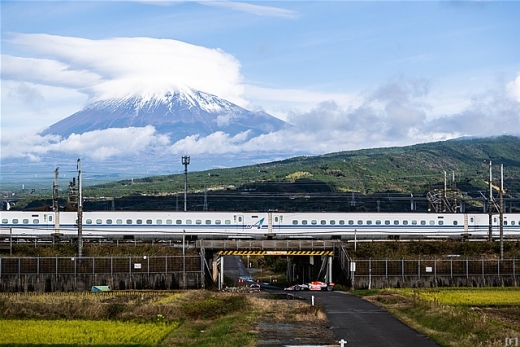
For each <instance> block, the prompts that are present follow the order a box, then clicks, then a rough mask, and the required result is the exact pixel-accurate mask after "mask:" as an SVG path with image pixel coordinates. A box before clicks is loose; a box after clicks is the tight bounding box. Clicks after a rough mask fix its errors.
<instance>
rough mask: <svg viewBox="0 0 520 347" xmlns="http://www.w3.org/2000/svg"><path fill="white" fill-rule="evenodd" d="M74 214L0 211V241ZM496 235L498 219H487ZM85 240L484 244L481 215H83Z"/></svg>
mask: <svg viewBox="0 0 520 347" xmlns="http://www.w3.org/2000/svg"><path fill="white" fill-rule="evenodd" d="M77 221H78V214H77V212H36V211H12V210H11V211H1V224H0V240H5V239H8V238H10V237H12V238H13V239H25V240H28V239H37V240H51V239H53V238H60V239H74V238H77V237H78V222H77ZM491 224H492V225H491V228H492V237H493V238H496V239H498V238H499V235H500V218H499V215H498V214H496V215H493V216H492V218H491ZM81 229H82V237H83V238H85V239H89V238H91V239H106V240H111V239H127V240H138V239H155V240H169V239H170V240H171V239H182V238H183V237H187V238H189V239H192V240H193V239H275V240H276V239H308V238H315V239H342V240H346V239H354V238H357V239H374V240H376V239H421V238H422V239H424V238H454V239H461V238H467V239H486V238H487V237H488V235H489V215H488V214H484V213H468V214H463V213H457V214H454V213H451V214H448V213H370V212H367V213H344V212H335V213H329V212H299V213H298V212H167V211H166V212H163V211H161V212H159V211H134V212H127V211H86V212H83V214H82V228H81ZM502 230H503V235H504V238H506V239H511V238H514V239H517V238H519V237H520V213H506V214H504V215H503V229H502Z"/></svg>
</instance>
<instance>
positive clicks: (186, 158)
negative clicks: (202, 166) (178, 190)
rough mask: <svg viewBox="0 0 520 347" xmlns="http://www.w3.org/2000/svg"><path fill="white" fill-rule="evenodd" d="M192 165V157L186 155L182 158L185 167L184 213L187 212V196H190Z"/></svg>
mask: <svg viewBox="0 0 520 347" xmlns="http://www.w3.org/2000/svg"><path fill="white" fill-rule="evenodd" d="M189 164H190V157H189V156H187V155H185V156H183V157H182V165H184V212H186V210H187V195H188V165H189Z"/></svg>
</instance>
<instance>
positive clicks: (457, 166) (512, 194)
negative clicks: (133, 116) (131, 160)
mask: <svg viewBox="0 0 520 347" xmlns="http://www.w3.org/2000/svg"><path fill="white" fill-rule="evenodd" d="M192 160H193V158H192ZM489 161H491V163H492V165H491V169H492V172H493V185H494V186H496V187H497V188H498V187H499V186H500V169H501V168H500V165H501V164H502V165H503V170H504V188H505V197H506V199H508V201H511V203H510V205H511V206H512V208H514V207H515V206H517V207H518V208H520V204H519V203H518V202H516V203H515V202H514V200H511V199H515V198H516V199H517V198H519V197H520V138H519V137H513V136H502V137H496V138H484V139H459V140H450V141H442V142H433V143H425V144H418V145H413V146H407V147H391V148H378V149H365V150H356V151H346V152H338V153H331V154H326V155H320V156H308V157H295V158H291V159H287V160H282V161H276V162H271V163H264V164H258V165H251V166H244V167H238V168H229V169H214V170H208V171H201V172H188V194H189V199H188V201H189V204H188V205H189V209H190V210H202V209H209V210H234V209H253V210H265V209H284V210H340V211H341V210H352V209H356V210H359V209H361V210H374V209H378V210H387V209H390V210H393V209H397V210H403V209H404V210H406V209H407V208H408V207H407V206H408V205H410V203H409V202H408V200H406V197H410V196H416V197H418V196H424V197H425V196H426V194H427V193H428V192H435V191H438V190H439V189H441V190H443V189H444V186H445V184H446V188H447V191H448V192H449V194H451V196H452V197H453V198H454V199H468V201H469V200H471V199H472V198H474V199H476V200H475V202H473V203H471V205H473V207H474V208H476V209H478V208H480V206H481V205H482V203H481V202H479V201H478V199H482V198H483V195H488V194H489V170H490V164H489ZM445 177H446V178H445ZM184 180H185V176H184V174H177V175H167V176H156V177H148V178H145V179H139V180H137V179H136V180H125V181H118V182H112V183H108V184H103V185H98V186H91V187H88V188H85V189H84V193H83V195H84V196H85V197H86V199H87V202H86V208H89V204H90V208H91V209H110V208H116V209H118V208H125V209H172V210H175V209H182V208H183V204H184ZM495 193H496V194H497V195H498V191H496V190H495ZM100 197H103V198H101V199H100ZM113 201H114V202H113ZM399 201H401V203H398V202H399ZM418 204H419V208H423V209H427V208H428V206H427V202H426V201H424V202H419V203H418Z"/></svg>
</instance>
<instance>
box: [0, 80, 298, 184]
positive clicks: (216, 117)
mask: <svg viewBox="0 0 520 347" xmlns="http://www.w3.org/2000/svg"><path fill="white" fill-rule="evenodd" d="M292 128H293V126H292V125H290V124H288V123H286V122H284V121H282V120H280V119H278V118H276V117H273V116H271V115H269V114H267V113H265V112H252V111H248V110H246V109H244V108H242V107H240V106H238V105H236V104H234V103H231V102H229V101H227V100H224V99H222V98H219V97H217V96H215V95H212V94H208V93H205V92H202V91H195V90H192V89H189V88H184V89H180V90H177V91H172V92H166V93H164V94H155V95H152V96H150V95H149V96H143V95H141V96H129V97H126V98H120V99H107V100H101V101H96V102H93V103H91V104H89V105H87V106H86V107H85V108H83V109H82V110H80V111H79V112H76V113H74V114H72V115H71V116H69V117H66V118H64V119H62V120H61V121H59V122H57V123H54V124H52V125H50V126H49V127H48V128H46V129H45V130H44V131H42V132H40V133H39V134H38V135H39V138H40V139H41V143H43V144H45V145H41V146H36V147H35V148H36V149H35V150H34V151H33V152H21V155H19V156H18V157H7V158H2V163H1V164H2V175H1V176H2V177H0V187H4V186H11V185H18V186H19V184H20V182H21V183H25V185H26V186H29V185H31V186H33V185H34V186H35V187H36V186H37V185H39V184H43V185H45V186H47V187H48V186H49V185H50V183H51V182H52V173H53V171H54V169H55V168H56V167H59V169H60V172H63V175H70V172H74V171H75V170H76V168H77V165H76V164H77V163H76V162H77V160H78V158H80V159H81V162H82V165H83V172H84V177H85V184H97V183H101V182H107V181H114V180H117V179H128V178H138V177H147V176H153V175H166V174H172V173H180V172H182V169H183V167H182V165H181V156H183V155H189V156H191V164H190V171H201V170H210V169H216V168H225V167H237V166H245V165H252V164H256V163H265V162H271V161H274V160H279V159H285V158H288V157H291V156H294V155H297V154H295V153H294V152H291V151H289V150H287V149H284V148H279V149H277V150H276V151H275V152H276V153H275V152H273V151H269V150H268V149H267V148H263V147H262V145H261V144H260V145H258V144H256V146H252V147H249V149H248V150H243V149H242V147H241V145H242V144H244V143H247V142H248V141H250V140H251V141H253V142H254V140H255V139H257V138H259V137H262V135H264V134H270V133H273V134H274V133H276V132H278V131H280V130H283V129H292ZM264 140H265V139H264ZM260 143H261V141H260ZM280 147H283V146H280ZM89 173H90V177H87V176H88V175H89ZM45 177H46V178H45ZM36 183H37V184H36Z"/></svg>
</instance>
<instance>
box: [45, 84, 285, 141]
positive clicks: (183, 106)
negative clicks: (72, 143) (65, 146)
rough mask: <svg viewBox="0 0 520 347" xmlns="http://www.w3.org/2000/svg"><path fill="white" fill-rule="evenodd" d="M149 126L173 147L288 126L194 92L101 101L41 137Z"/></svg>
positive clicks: (66, 119)
mask: <svg viewBox="0 0 520 347" xmlns="http://www.w3.org/2000/svg"><path fill="white" fill-rule="evenodd" d="M149 125H151V126H153V127H154V128H155V130H156V132H157V133H158V134H162V135H167V136H169V138H170V141H171V142H172V143H174V142H176V141H179V140H181V139H184V138H185V137H187V136H191V135H199V136H201V137H205V136H208V135H210V134H212V133H214V132H216V131H222V132H224V133H227V134H229V135H231V136H234V135H237V134H239V133H242V132H245V131H249V136H251V137H256V136H259V135H261V134H267V133H270V132H275V131H278V130H280V129H282V128H283V127H285V126H288V124H286V123H285V122H284V121H282V120H280V119H278V118H276V117H273V116H271V115H269V114H267V113H265V112H252V111H248V110H246V109H244V108H242V107H240V106H237V105H235V104H233V103H231V102H229V101H226V100H224V99H221V98H219V97H217V96H215V95H211V94H207V93H204V92H201V91H193V90H190V91H189V92H186V91H183V92H179V91H176V92H168V93H166V94H164V95H160V96H152V97H143V96H133V97H128V98H124V99H110V100H102V101H97V102H94V103H92V104H90V105H88V106H86V107H85V108H84V109H83V110H81V111H79V112H76V113H74V114H73V115H71V116H69V117H67V118H65V119H63V120H61V121H59V122H57V123H55V124H53V125H51V126H50V127H49V128H48V129H46V130H45V131H44V132H42V135H50V134H53V135H60V136H61V137H63V138H67V137H68V136H70V135H71V134H83V133H86V132H89V131H95V130H105V129H110V128H129V127H145V126H149Z"/></svg>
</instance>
